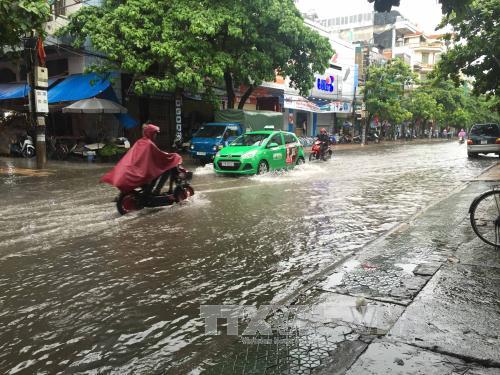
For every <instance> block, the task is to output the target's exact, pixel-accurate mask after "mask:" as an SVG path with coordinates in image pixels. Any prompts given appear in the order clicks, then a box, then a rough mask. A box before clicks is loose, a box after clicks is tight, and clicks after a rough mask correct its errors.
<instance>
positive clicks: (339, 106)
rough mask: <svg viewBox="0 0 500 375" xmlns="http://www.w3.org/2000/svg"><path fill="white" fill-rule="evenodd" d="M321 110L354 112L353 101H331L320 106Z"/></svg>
mask: <svg viewBox="0 0 500 375" xmlns="http://www.w3.org/2000/svg"><path fill="white" fill-rule="evenodd" d="M320 109H321V112H331V113H350V112H352V107H351V103H349V102H331V103H328V104H326V105H323V106H321V107H320Z"/></svg>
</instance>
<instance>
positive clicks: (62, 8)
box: [54, 0, 66, 17]
mask: <svg viewBox="0 0 500 375" xmlns="http://www.w3.org/2000/svg"><path fill="white" fill-rule="evenodd" d="M54 15H55V16H56V17H57V16H65V15H66V0H55V2H54Z"/></svg>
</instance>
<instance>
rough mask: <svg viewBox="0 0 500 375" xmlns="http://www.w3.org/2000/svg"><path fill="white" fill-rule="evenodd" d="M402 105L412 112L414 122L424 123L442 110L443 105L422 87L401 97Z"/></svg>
mask: <svg viewBox="0 0 500 375" xmlns="http://www.w3.org/2000/svg"><path fill="white" fill-rule="evenodd" d="M403 105H404V107H405V108H406V109H407V110H408V111H409V112H410V113H411V114H412V120H413V121H414V122H416V123H421V124H426V123H427V122H428V121H432V120H435V119H436V118H437V117H438V115H440V114H441V113H442V112H443V106H442V105H441V104H438V102H437V101H436V99H435V98H434V97H433V96H432V95H431V94H430V93H428V92H427V90H425V89H423V88H417V89H415V90H414V91H412V92H411V93H410V94H409V95H408V96H406V97H405V98H404V99H403Z"/></svg>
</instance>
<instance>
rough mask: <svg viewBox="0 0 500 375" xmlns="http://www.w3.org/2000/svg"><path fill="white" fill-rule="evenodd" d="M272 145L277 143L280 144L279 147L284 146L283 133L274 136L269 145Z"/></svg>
mask: <svg viewBox="0 0 500 375" xmlns="http://www.w3.org/2000/svg"><path fill="white" fill-rule="evenodd" d="M271 143H276V144H278V146H282V145H283V138H282V137H281V133H278V134H275V135H273V137H272V138H271V140H270V141H269V143H268V144H269V145H270V144H271Z"/></svg>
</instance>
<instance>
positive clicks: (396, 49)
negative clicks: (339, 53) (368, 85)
mask: <svg viewBox="0 0 500 375" xmlns="http://www.w3.org/2000/svg"><path fill="white" fill-rule="evenodd" d="M319 22H320V23H321V24H322V25H323V26H324V27H326V28H327V29H328V30H330V32H331V33H332V34H333V35H336V36H338V37H339V38H341V39H344V40H347V41H351V42H360V44H361V45H363V46H364V47H365V48H371V47H376V48H378V49H380V50H381V51H382V53H383V56H384V58H386V59H391V58H395V57H398V58H401V59H403V60H404V61H405V62H406V63H407V64H408V65H410V66H411V67H412V69H413V70H414V71H415V72H416V73H417V74H419V76H420V78H421V79H424V78H425V77H426V75H427V74H428V73H429V72H430V71H431V70H432V69H433V67H434V65H435V64H436V63H437V62H438V61H439V57H440V55H441V54H442V53H443V52H444V51H445V48H446V46H445V43H444V42H443V39H442V36H441V35H426V34H424V33H422V32H421V31H419V29H418V26H417V25H415V24H414V23H413V22H411V21H410V20H408V19H406V18H405V17H403V16H402V15H401V13H399V12H397V11H391V12H388V13H377V12H369V13H362V14H356V15H350V16H338V17H334V18H328V19H322V20H320V21H319ZM365 65H366V64H365ZM360 72H361V74H360V77H362V76H363V74H362V73H363V72H364V69H363V67H360Z"/></svg>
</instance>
